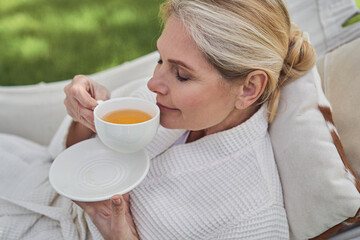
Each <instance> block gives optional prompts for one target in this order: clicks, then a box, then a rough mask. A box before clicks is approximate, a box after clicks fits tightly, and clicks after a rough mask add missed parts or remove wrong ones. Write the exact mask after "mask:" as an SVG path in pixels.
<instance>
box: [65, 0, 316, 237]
mask: <svg viewBox="0 0 360 240" xmlns="http://www.w3.org/2000/svg"><path fill="white" fill-rule="evenodd" d="M162 18H163V20H164V22H166V25H165V28H164V31H163V33H162V35H161V36H160V38H159V40H158V41H157V48H158V51H159V54H160V59H159V61H158V65H157V67H156V69H155V71H154V75H153V77H152V78H151V79H150V80H149V82H148V88H149V89H150V90H151V91H152V92H154V93H156V102H157V105H158V106H159V108H160V110H161V118H160V119H161V120H160V123H161V125H162V126H163V127H164V128H168V129H186V130H187V131H186V132H185V135H183V136H182V137H181V138H180V140H179V141H178V142H180V144H179V143H178V142H177V143H175V145H172V146H171V147H169V148H168V149H166V150H165V151H160V152H159V153H157V154H158V155H155V156H153V157H152V168H151V170H150V173H149V176H148V177H147V178H146V179H145V180H144V182H143V183H142V184H141V185H140V186H139V187H138V188H136V189H135V190H133V191H132V192H131V193H130V205H131V212H132V215H133V216H131V214H130V210H129V204H128V203H127V201H124V198H123V197H121V196H115V197H114V198H113V199H112V203H113V204H112V210H111V208H110V202H109V201H105V202H101V203H78V204H79V205H80V206H81V207H83V208H84V209H85V211H86V212H87V213H88V214H89V215H90V216H91V217H92V219H93V221H94V223H95V224H96V225H97V226H98V229H99V230H100V231H101V232H102V233H103V236H104V237H106V238H109V239H111V238H114V237H115V236H116V235H117V234H118V236H123V234H125V235H126V237H125V236H123V237H124V238H121V237H120V238H119V239H132V238H136V237H138V235H137V234H139V236H140V237H141V238H143V239H212V238H217V239H227V238H233V239H240V238H243V239H250V238H255V239H257V238H265V239H268V238H271V237H273V238H275V239H287V238H289V235H288V225H287V220H286V214H285V209H284V205H283V201H282V193H281V185H280V181H279V177H278V175H277V170H276V166H275V162H274V158H273V153H272V151H271V145H270V140H269V136H268V133H267V121H269V122H271V120H272V119H273V118H274V116H275V112H276V108H277V103H278V101H279V94H280V87H281V86H282V85H283V84H284V83H285V82H286V81H288V80H289V79H293V78H296V77H299V76H301V75H302V74H304V73H306V72H307V71H308V70H309V69H310V68H311V67H312V66H313V65H314V63H315V54H314V51H313V49H312V47H311V46H310V45H309V43H308V42H307V41H305V40H304V39H303V37H302V34H301V32H300V31H299V30H298V29H297V28H296V26H294V25H292V24H291V23H290V19H289V16H288V12H287V10H286V7H285V5H284V3H283V2H282V1H280V0H269V1H264V0H253V1H240V0H238V1H205V0H203V1H201V0H193V1H191V0H188V1H184V0H183V1H181V0H170V1H167V2H165V3H164V5H163V9H162ZM65 91H66V93H67V99H66V100H65V104H66V106H67V108H68V111H69V114H70V115H71V116H72V117H73V119H74V121H75V123H74V124H73V125H72V130H71V131H70V133H69V135H68V141H67V142H68V143H69V145H71V144H73V143H74V142H77V141H79V140H82V139H86V138H88V137H89V136H91V135H92V134H93V132H94V131H95V130H94V125H93V119H92V109H93V108H94V107H95V106H96V105H97V103H96V100H98V99H106V98H108V96H109V94H108V92H107V90H106V89H104V88H102V87H101V86H99V85H97V84H95V83H93V82H91V81H90V80H89V79H88V78H86V77H85V76H77V77H75V78H74V80H73V82H72V83H71V84H70V85H69V86H68V87H67V88H66V90H65ZM77 106H80V107H77ZM264 113H265V115H264ZM79 131H80V132H82V135H80V134H74V133H78V132H79ZM159 134H163V133H159ZM164 135H165V136H166V134H164ZM80 136H81V137H80ZM79 138H80V139H79ZM172 143H173V142H172ZM150 147H151V144H150ZM195 150H196V151H195ZM214 156H216V157H214ZM126 198H129V196H126ZM116 201H118V202H119V206H121V207H117V206H118V205H117V204H116ZM121 203H122V204H121ZM106 204H107V205H106ZM103 207H105V208H106V209H107V211H106V213H107V214H108V216H112V218H109V219H107V220H104V219H102V218H101V217H100V216H99V215H98V214H99V213H100V212H102V211H105V210H104V209H103ZM117 209H121V210H117ZM119 212H120V214H119ZM124 216H125V218H124ZM131 217H133V218H134V222H135V224H134V222H133V221H132V220H131ZM135 225H136V228H135ZM115 226H117V227H115ZM120 229H122V230H120ZM136 230H137V232H136Z"/></svg>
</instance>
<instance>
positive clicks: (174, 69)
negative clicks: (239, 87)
mask: <svg viewBox="0 0 360 240" xmlns="http://www.w3.org/2000/svg"><path fill="white" fill-rule="evenodd" d="M157 48H158V51H159V53H160V59H159V61H158V64H157V66H156V68H155V71H154V75H153V77H152V78H151V79H150V80H149V82H148V88H149V89H150V90H151V91H153V92H154V93H156V94H157V97H156V100H157V105H158V106H159V108H160V112H161V113H160V123H161V125H162V126H163V127H166V128H171V129H188V130H203V129H208V128H211V127H216V126H222V125H224V124H225V125H229V124H231V123H230V122H231V120H230V122H229V115H230V114H231V113H232V112H233V111H234V110H235V107H234V104H235V99H236V93H237V91H234V87H233V86H232V84H230V83H228V82H226V80H224V79H223V78H222V76H221V75H220V73H219V72H218V71H217V70H216V69H215V68H214V67H213V66H212V65H211V64H210V63H209V62H208V61H207V60H206V59H205V57H204V56H203V54H202V53H201V51H200V50H199V49H198V47H197V46H196V44H195V42H194V40H193V39H192V38H191V37H190V36H189V35H188V34H187V32H186V30H185V28H184V26H183V24H182V22H181V21H180V20H179V19H177V18H176V17H173V16H172V17H170V18H169V19H168V21H167V23H166V26H165V29H164V31H163V33H162V35H161V36H160V38H159V39H158V41H157ZM225 128H226V127H225Z"/></svg>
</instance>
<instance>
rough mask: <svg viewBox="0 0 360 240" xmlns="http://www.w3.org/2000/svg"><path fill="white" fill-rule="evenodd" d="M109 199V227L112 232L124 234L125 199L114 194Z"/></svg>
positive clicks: (125, 224)
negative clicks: (110, 215)
mask: <svg viewBox="0 0 360 240" xmlns="http://www.w3.org/2000/svg"><path fill="white" fill-rule="evenodd" d="M110 200H111V209H112V218H111V229H112V231H114V232H120V233H122V234H124V233H125V232H127V231H128V226H127V221H126V218H125V201H124V199H123V197H122V196H121V195H115V196H113V197H112V198H111V199H110Z"/></svg>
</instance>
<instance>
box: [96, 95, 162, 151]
mask: <svg viewBox="0 0 360 240" xmlns="http://www.w3.org/2000/svg"><path fill="white" fill-rule="evenodd" d="M123 109H136V110H141V111H144V112H146V113H148V114H150V115H151V116H152V118H151V119H150V120H148V121H145V122H141V123H135V124H117V123H109V122H106V121H104V120H102V118H103V117H104V115H106V114H107V113H109V112H112V111H115V110H123ZM159 119H160V110H159V107H158V106H157V105H156V104H155V103H151V102H149V101H146V100H143V99H140V98H133V97H122V98H113V99H110V100H107V101H104V102H100V103H99V105H98V106H97V107H96V108H95V109H94V123H95V128H96V132H97V134H98V136H99V138H100V139H101V141H102V142H103V143H104V144H105V145H106V146H108V147H109V148H111V149H114V150H116V151H119V152H136V151H139V150H141V149H143V148H144V147H145V146H146V145H147V144H148V143H150V141H151V140H152V139H153V138H154V136H155V134H156V132H157V129H158V127H159Z"/></svg>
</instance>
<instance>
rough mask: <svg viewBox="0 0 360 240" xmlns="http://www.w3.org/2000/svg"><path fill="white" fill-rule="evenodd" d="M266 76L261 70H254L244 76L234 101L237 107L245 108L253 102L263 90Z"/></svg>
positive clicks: (266, 79)
mask: <svg viewBox="0 0 360 240" xmlns="http://www.w3.org/2000/svg"><path fill="white" fill-rule="evenodd" d="M267 81H268V76H267V74H266V73H265V71H263V70H255V71H252V72H251V73H249V74H248V75H247V76H246V79H245V82H244V84H242V85H241V86H240V88H239V92H238V96H237V99H236V102H235V107H236V108H237V109H245V108H247V107H249V106H251V105H252V104H253V103H255V102H256V101H257V100H258V99H259V98H260V96H261V95H262V93H263V92H264V90H265V87H266V84H267Z"/></svg>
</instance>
